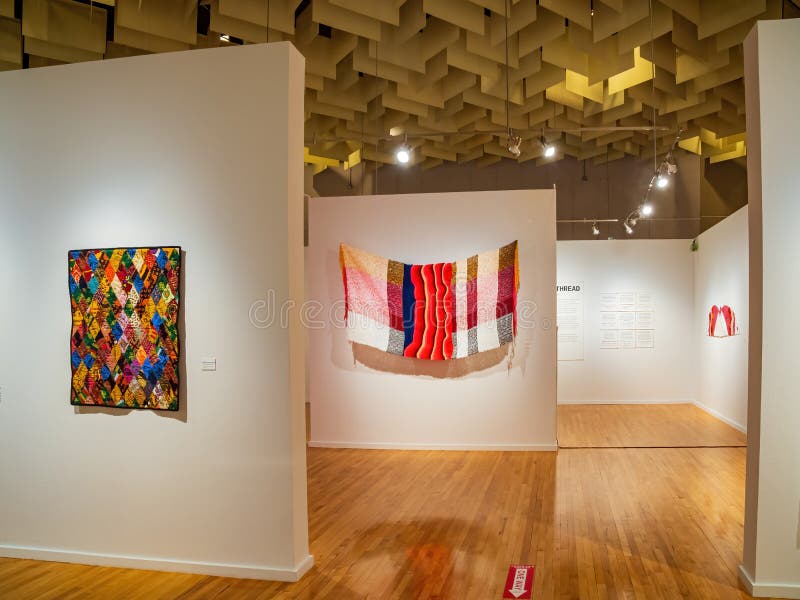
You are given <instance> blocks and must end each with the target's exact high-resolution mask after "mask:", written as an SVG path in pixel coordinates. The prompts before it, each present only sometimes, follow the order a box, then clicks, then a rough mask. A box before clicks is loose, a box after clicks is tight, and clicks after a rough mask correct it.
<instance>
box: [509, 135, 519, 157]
mask: <svg viewBox="0 0 800 600" xmlns="http://www.w3.org/2000/svg"><path fill="white" fill-rule="evenodd" d="M521 144H522V138H521V137H520V136H518V135H516V134H515V133H514V132H513V131H512V130H511V129H509V130H508V151H509V152H510V153H511V154H512V155H513V156H514V157H519V155H520V154H522V151H521V150H520V149H519V147H520V145H521Z"/></svg>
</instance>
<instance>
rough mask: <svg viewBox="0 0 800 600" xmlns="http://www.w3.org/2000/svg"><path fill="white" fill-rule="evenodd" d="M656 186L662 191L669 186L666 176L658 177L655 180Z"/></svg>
mask: <svg viewBox="0 0 800 600" xmlns="http://www.w3.org/2000/svg"><path fill="white" fill-rule="evenodd" d="M656 185H657V186H658V187H659V188H661V189H662V190H663V189H664V188H665V187H667V185H669V179H668V178H667V176H666V175H660V174H659V176H658V177H657V178H656Z"/></svg>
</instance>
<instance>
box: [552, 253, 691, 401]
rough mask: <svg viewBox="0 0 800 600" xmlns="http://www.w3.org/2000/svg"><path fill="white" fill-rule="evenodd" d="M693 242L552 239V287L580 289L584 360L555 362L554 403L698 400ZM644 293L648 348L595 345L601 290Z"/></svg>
mask: <svg viewBox="0 0 800 600" xmlns="http://www.w3.org/2000/svg"><path fill="white" fill-rule="evenodd" d="M690 243H691V240H590V241H560V242H558V251H557V257H558V284H559V285H567V284H574V283H580V284H581V286H582V291H583V310H584V327H583V331H584V336H583V338H584V339H583V360H560V361H559V362H558V402H559V403H563V404H572V403H599V404H609V403H613V404H616V403H662V402H663V403H672V402H693V401H694V400H695V397H696V381H697V367H696V350H695V348H696V344H697V336H696V335H695V334H694V294H693V289H694V276H693V272H694V267H693V257H692V252H691V251H690V248H689V246H690ZM618 292H631V293H637V292H647V293H649V294H650V297H651V298H652V313H653V316H654V321H655V322H654V325H653V327H654V329H653V330H652V331H653V342H654V343H653V347H652V348H631V349H623V348H619V349H608V348H603V347H601V336H602V335H603V329H601V314H602V309H603V308H604V307H603V306H602V304H601V297H602V296H601V295H602V294H605V293H618Z"/></svg>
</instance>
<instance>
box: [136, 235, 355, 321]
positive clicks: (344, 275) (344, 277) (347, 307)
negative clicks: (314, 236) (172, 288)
mask: <svg viewBox="0 0 800 600" xmlns="http://www.w3.org/2000/svg"><path fill="white" fill-rule="evenodd" d="M339 265H340V266H341V268H342V281H343V282H344V320H345V323H346V322H347V315H348V313H349V311H350V294H349V293H348V290H347V272H346V271H345V267H344V248H343V247H342V245H341V244H339ZM120 279H121V278H120Z"/></svg>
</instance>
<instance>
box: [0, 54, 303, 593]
mask: <svg viewBox="0 0 800 600" xmlns="http://www.w3.org/2000/svg"><path fill="white" fill-rule="evenodd" d="M254 73H258V74H260V75H259V76H258V77H254V76H253V74H254ZM303 87H304V61H303V58H302V56H301V55H300V54H299V53H298V52H297V51H296V50H295V49H294V48H293V47H292V46H291V45H290V44H288V43H281V44H272V45H269V46H265V45H252V46H244V47H232V48H221V49H212V50H193V51H191V52H182V53H170V54H158V55H152V56H144V57H135V58H127V59H118V60H110V61H98V62H89V63H82V64H75V65H68V66H58V67H49V68H41V69H31V70H24V71H14V72H8V73H1V74H0V180H2V182H3V192H2V195H0V215H2V216H0V252H1V253H2V256H3V259H2V260H0V286H2V289H0V295H1V296H2V300H0V303H1V304H0V339H1V340H3V343H2V344H0V393H1V394H2V395H1V397H0V555H2V556H16V557H32V558H40V559H51V560H60V561H76V562H87V563H96V564H109V565H119V566H130V567H137V568H156V569H166V570H175V571H193V572H200V573H210V574H222V575H233V576H243V577H255V578H268V579H272V578H275V579H287V580H293V579H296V578H297V577H298V576H299V575H301V574H302V573H303V572H304V571H305V570H306V569H307V568H309V567H310V565H311V562H312V559H311V557H310V556H309V554H308V534H307V512H306V489H305V485H306V484H305V481H306V478H305V444H304V438H305V435H304V433H305V424H304V419H303V396H304V389H303V375H302V374H303V369H304V365H303V359H304V353H303V344H302V339H303V336H302V332H301V331H300V330H299V319H297V318H296V317H293V321H292V323H291V325H290V326H289V327H286V328H283V327H278V326H273V327H257V326H254V324H253V323H252V322H251V319H250V309H251V307H252V306H253V305H254V303H257V302H258V301H262V302H263V301H264V300H265V299H266V298H267V296H268V290H274V292H275V296H276V298H277V301H278V302H281V301H284V300H287V299H292V298H294V299H296V300H298V301H299V300H301V299H302V296H303V279H302V278H303V258H302V250H303V248H302V244H303V241H302V235H303V231H302V227H303V225H302V194H303V173H302V158H301V157H302V151H303V149H302V139H303ZM152 245H180V246H182V247H183V251H184V258H183V272H182V278H183V295H182V299H181V301H182V307H181V312H182V321H181V327H182V338H183V339H182V353H183V360H184V367H183V368H182V369H181V375H182V390H181V397H180V403H181V407H180V411H179V412H177V413H156V412H153V411H148V410H141V411H126V410H118V409H112V408H99V407H93V408H77V407H72V406H71V405H70V403H69V398H70V393H69V392H70V364H69V336H70V326H71V321H70V302H69V297H68V292H67V251H68V250H70V249H77V248H104V247H117V246H152ZM262 325H263V323H262ZM204 357H214V358H216V360H217V370H216V371H215V372H201V359H202V358H204ZM290 373H291V377H290Z"/></svg>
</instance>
